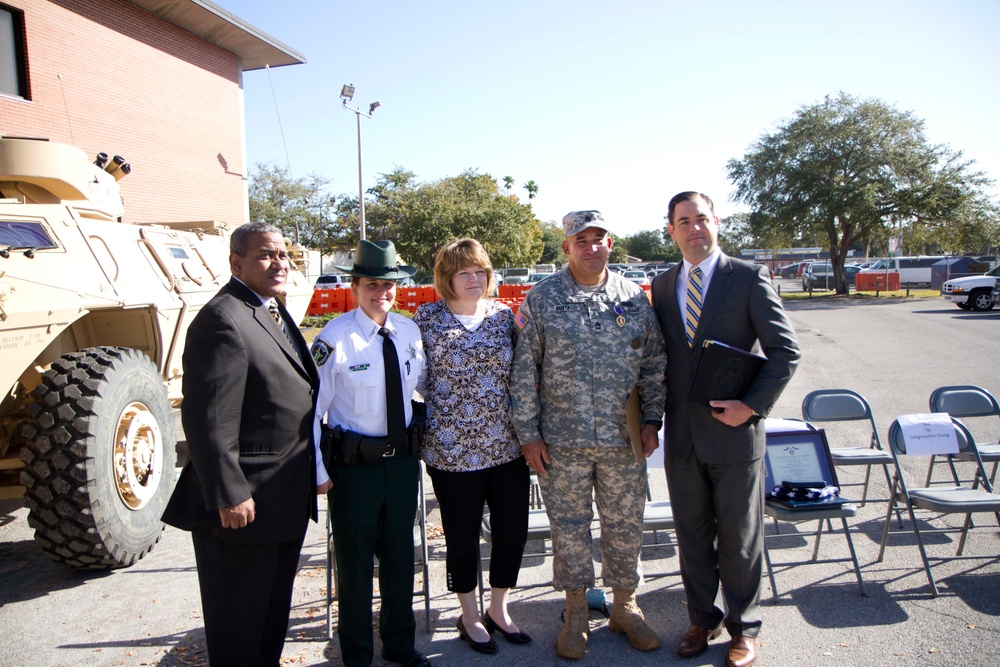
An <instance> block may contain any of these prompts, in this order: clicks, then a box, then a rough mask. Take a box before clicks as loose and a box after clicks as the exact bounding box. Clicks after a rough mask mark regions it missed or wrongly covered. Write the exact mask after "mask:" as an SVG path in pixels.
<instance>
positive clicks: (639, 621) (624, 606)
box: [608, 588, 660, 651]
mask: <svg viewBox="0 0 1000 667" xmlns="http://www.w3.org/2000/svg"><path fill="white" fill-rule="evenodd" d="M614 595H615V601H614V605H613V606H612V607H611V620H610V621H608V627H609V628H610V629H611V632H616V633H618V634H622V633H625V635H626V636H627V637H628V643H629V644H631V645H632V646H634V647H635V648H637V649H639V650H640V651H651V650H653V649H654V648H658V647H659V646H660V638H659V637H657V636H656V633H655V632H653V629H652V628H650V627H649V626H648V625H646V619H644V618H643V616H642V610H641V609H639V605H638V604H637V603H636V601H635V590H634V589H633V590H622V589H619V588H615V589H614Z"/></svg>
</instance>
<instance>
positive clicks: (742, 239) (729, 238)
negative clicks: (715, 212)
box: [719, 213, 771, 257]
mask: <svg viewBox="0 0 1000 667" xmlns="http://www.w3.org/2000/svg"><path fill="white" fill-rule="evenodd" d="M755 241H756V239H755V238H754V235H753V233H752V231H751V229H750V214H749V213H734V214H733V215H729V216H726V217H725V218H722V219H721V220H719V247H720V248H721V249H722V252H724V253H726V254H727V255H729V256H730V257H739V256H740V252H741V251H742V250H745V249H747V248H760V247H764V246H762V245H759V244H757V243H756V242H755ZM767 247H771V246H767Z"/></svg>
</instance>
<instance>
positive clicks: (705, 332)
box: [652, 255, 799, 464]
mask: <svg viewBox="0 0 1000 667" xmlns="http://www.w3.org/2000/svg"><path fill="white" fill-rule="evenodd" d="M682 267H683V264H678V265H677V266H675V267H673V268H672V269H670V270H669V271H667V272H666V273H662V274H660V275H658V276H657V277H656V278H655V279H654V280H653V288H652V294H653V309H654V310H655V311H656V316H657V317H658V318H659V320H660V327H661V328H662V329H663V338H664V340H665V341H666V345H667V378H666V379H667V402H666V414H665V419H664V428H665V429H666V433H665V438H664V439H665V442H666V449H665V454H666V455H667V456H673V457H680V458H683V457H687V456H689V455H690V453H691V451H692V448H693V449H694V452H695V453H696V454H697V455H698V458H699V459H700V460H701V461H702V462H704V463H711V464H725V463H738V462H746V461H752V460H754V459H758V458H760V457H762V456H763V455H764V424H763V422H761V423H760V424H757V425H752V424H746V425H741V426H737V427H735V428H734V427H730V426H726V425H725V424H723V423H722V422H720V421H718V420H716V419H715V418H714V417H713V416H712V414H711V412H710V411H709V410H707V409H705V408H699V407H696V406H689V405H688V395H689V394H690V391H691V383H692V380H693V378H694V371H695V369H696V368H697V366H698V360H699V359H700V358H701V350H702V343H703V342H704V341H705V340H709V339H712V340H718V341H721V342H723V343H727V344H729V345H734V346H736V347H740V348H742V349H744V350H752V349H754V346H755V345H756V344H757V343H759V346H760V348H759V349H760V352H761V353H762V354H763V355H764V356H766V357H767V363H766V364H764V368H763V370H761V372H760V374H759V375H758V376H757V379H756V380H755V381H754V383H753V384H752V385H751V386H750V389H748V390H747V393H746V394H745V395H744V396H743V402H744V403H746V404H747V405H749V406H750V407H751V408H752V409H753V410H754V411H756V412H757V413H758V414H760V415H761V416H765V417H766V416H767V414H768V412H770V410H771V408H772V407H773V406H774V403H775V401H777V400H778V396H779V395H780V394H781V391H782V389H784V388H785V385H786V384H788V381H789V380H790V379H791V377H792V373H793V372H794V371H795V366H796V365H797V364H798V360H799V346H798V343H797V342H796V340H795V334H794V332H793V330H792V326H791V324H790V323H789V321H788V317H787V316H786V315H785V311H784V309H783V308H782V306H781V299H779V298H778V295H777V293H775V291H774V288H773V287H772V286H771V282H770V281H769V280H768V277H767V275H768V274H767V268H766V267H763V266H757V265H755V264H751V263H749V262H744V261H742V260H739V259H732V258H730V257H727V256H726V255H722V256H721V257H719V263H718V265H716V267H715V271H714V273H713V274H712V280H711V283H710V284H709V286H708V293H707V294H706V295H705V299H704V304H703V306H702V313H701V318H700V319H699V320H698V329H697V331H696V332H695V339H694V345H693V346H692V347H688V343H687V340H686V339H685V337H684V322H683V320H682V319H681V314H680V306H679V305H678V302H677V277H678V275H679V274H680V271H681V268H682Z"/></svg>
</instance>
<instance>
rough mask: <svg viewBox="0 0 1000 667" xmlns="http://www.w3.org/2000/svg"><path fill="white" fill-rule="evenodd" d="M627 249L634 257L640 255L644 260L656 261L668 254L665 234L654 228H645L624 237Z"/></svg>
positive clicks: (623, 240) (623, 242) (623, 241)
mask: <svg viewBox="0 0 1000 667" xmlns="http://www.w3.org/2000/svg"><path fill="white" fill-rule="evenodd" d="M622 245H623V246H625V251H626V252H627V253H628V254H629V255H631V256H632V257H638V258H639V259H641V260H643V261H644V262H656V261H660V260H662V259H664V258H665V257H666V255H667V246H666V244H664V243H663V235H662V234H660V233H659V232H657V231H655V230H652V229H644V230H642V231H639V232H636V233H635V234H632V235H631V236H626V237H625V238H623V239H622Z"/></svg>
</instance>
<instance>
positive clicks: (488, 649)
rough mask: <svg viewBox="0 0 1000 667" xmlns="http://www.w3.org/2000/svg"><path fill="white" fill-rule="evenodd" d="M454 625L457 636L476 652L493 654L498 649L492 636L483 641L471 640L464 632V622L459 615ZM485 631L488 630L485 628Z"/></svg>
mask: <svg viewBox="0 0 1000 667" xmlns="http://www.w3.org/2000/svg"><path fill="white" fill-rule="evenodd" d="M455 627H457V628H458V636H459V637H460V638H461V639H462V640H463V641H464V642H465V643H466V644H468V645H469V648H471V649H472V650H473V651H475V652H476V653H485V654H486V655H493V654H494V653H496V652H497V651H499V650H500V647H499V646H497V643H496V642H495V641H493V638H492V637H490V639H489V641H485V642H477V641H473V639H472V637H470V636H469V633H468V632H466V630H465V624H464V623H462V617H461V616H459V617H458V623H456V624H455ZM487 632H489V631H488V630H487Z"/></svg>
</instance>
